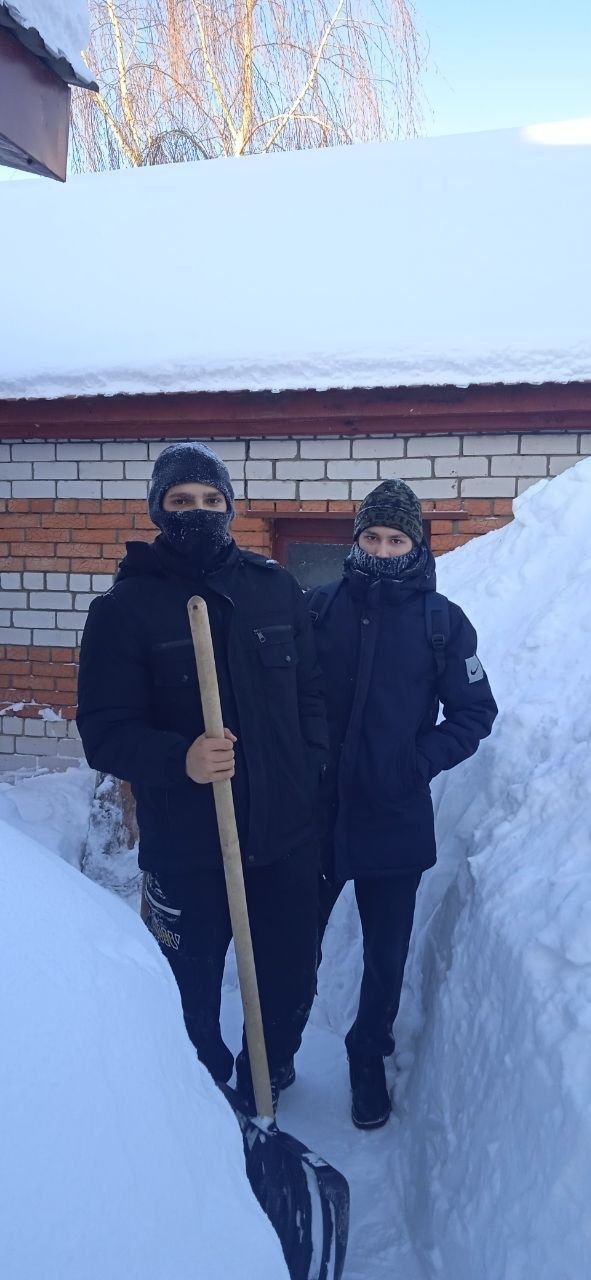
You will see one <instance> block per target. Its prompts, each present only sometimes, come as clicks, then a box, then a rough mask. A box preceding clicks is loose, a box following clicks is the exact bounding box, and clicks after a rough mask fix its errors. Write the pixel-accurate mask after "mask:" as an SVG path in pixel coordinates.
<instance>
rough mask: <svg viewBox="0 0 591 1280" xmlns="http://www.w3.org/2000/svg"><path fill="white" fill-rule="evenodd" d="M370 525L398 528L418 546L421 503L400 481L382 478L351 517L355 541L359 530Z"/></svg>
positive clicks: (421, 523)
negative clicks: (353, 519) (353, 520)
mask: <svg viewBox="0 0 591 1280" xmlns="http://www.w3.org/2000/svg"><path fill="white" fill-rule="evenodd" d="M372 525H384V526H385V527H386V528H387V529H400V530H401V531H402V533H405V534H406V535H407V537H409V538H411V539H412V541H413V542H414V544H415V546H417V547H419V546H420V545H421V543H422V541H423V518H422V514H421V504H420V502H419V499H418V498H417V495H416V493H413V491H412V489H410V488H409V486H408V485H407V484H405V483H404V480H384V482H383V483H382V484H379V485H378V487H377V489H372V491H371V493H368V495H367V497H366V498H364V499H363V502H362V503H361V506H360V508H359V511H358V512H357V515H356V516H355V524H354V533H355V541H356V542H357V540H358V538H359V535H360V533H363V530H364V529H369V528H371V527H372Z"/></svg>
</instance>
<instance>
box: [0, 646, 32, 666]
mask: <svg viewBox="0 0 591 1280" xmlns="http://www.w3.org/2000/svg"><path fill="white" fill-rule="evenodd" d="M28 656H29V646H28V645H26V644H7V645H6V648H5V650H4V657H5V658H11V659H13V660H14V661H15V662H20V660H21V658H22V659H26V658H28Z"/></svg>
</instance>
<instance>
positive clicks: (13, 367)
mask: <svg viewBox="0 0 591 1280" xmlns="http://www.w3.org/2000/svg"><path fill="white" fill-rule="evenodd" d="M590 144H591V123H590V122H589V121H588V122H587V123H586V126H585V127H583V126H581V125H579V126H578V128H573V127H572V124H571V125H569V124H566V125H563V126H560V127H558V126H556V127H555V129H554V131H552V130H544V129H541V128H538V129H536V128H532V129H527V128H526V129H513V130H511V129H509V130H502V131H497V132H491V133H475V134H467V135H463V136H462V135H458V136H456V137H450V138H422V139H415V140H412V141H408V142H395V143H371V144H367V145H357V146H352V147H329V148H322V149H321V150H319V151H298V152H291V153H283V154H281V153H277V154H274V155H264V156H244V157H240V158H233V159H232V158H221V159H218V160H208V162H207V164H203V163H202V162H201V161H195V162H192V163H188V164H176V165H173V164H170V165H153V166H148V167H146V168H140V169H131V170H122V169H121V170H117V171H113V172H109V173H95V174H85V175H83V176H82V177H71V178H69V179H68V182H67V183H66V184H65V186H60V185H59V184H58V183H48V182H36V183H25V182H12V183H6V184H4V187H3V189H2V191H1V192H0V208H1V218H2V229H3V235H4V238H5V241H6V242H7V243H9V244H10V245H11V250H12V252H11V254H10V255H7V256H6V260H5V261H4V262H3V279H2V291H3V293H2V296H3V302H4V306H3V308H2V310H1V311H0V396H1V397H2V398H4V399H19V398H23V397H27V398H31V397H44V398H49V399H53V398H54V397H59V396H71V395H78V396H84V395H114V394H117V393H129V394H141V393H149V392H152V393H155V392H195V391H260V390H262V391H265V390H266V391H281V390H285V389H291V390H298V389H299V390H302V389H304V390H305V389H308V388H314V389H316V390H327V389H331V388H335V387H336V388H341V387H343V388H351V387H370V388H371V387H397V386H425V385H429V386H441V385H444V384H451V385H454V386H466V385H468V384H469V383H496V382H506V383H520V382H530V383H538V382H550V381H552V382H568V381H573V380H577V379H588V378H589V370H590V368H591V313H590V309H589V295H590V293H591V257H590V255H589V253H588V237H589V231H588V221H589V219H588V209H589V203H590V199H591V164H590V158H591V152H590ZM434 211H436V216H434ZM122 227H129V228H132V240H133V248H132V251H131V252H130V243H129V238H128V237H127V236H126V235H125V234H122ZM167 227H171V228H173V231H172V234H166V230H165V229H166V228H167ZM204 246H206V251H205V252H204ZM245 246H248V248H247V251H245ZM147 262H149V263H150V270H149V271H147V270H146V265H145V264H146V263H147ZM56 263H59V270H60V272H61V274H62V276H63V278H64V279H65V280H67V281H68V282H80V283H79V284H78V285H77V286H76V285H74V286H73V288H69V289H68V288H63V289H61V290H57V291H56V289H55V287H54V286H55V275H56ZM220 264H223V271H222V270H221V268H220ZM343 264H346V269H345V270H343ZM228 282H229V283H228ZM31 296H34V297H35V306H34V307H31V305H30V299H31ZM32 351H34V352H35V359H34V360H32V359H31V352H32ZM221 353H223V354H221Z"/></svg>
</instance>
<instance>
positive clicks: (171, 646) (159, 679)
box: [151, 640, 196, 689]
mask: <svg viewBox="0 0 591 1280" xmlns="http://www.w3.org/2000/svg"><path fill="white" fill-rule="evenodd" d="M151 665H152V675H153V679H154V684H155V686H156V688H157V689H188V688H190V687H191V686H192V685H194V684H195V680H196V675H195V658H194V654H193V646H192V644H191V641H190V640H170V641H168V642H166V643H164V644H156V645H154V647H153V649H152V654H151Z"/></svg>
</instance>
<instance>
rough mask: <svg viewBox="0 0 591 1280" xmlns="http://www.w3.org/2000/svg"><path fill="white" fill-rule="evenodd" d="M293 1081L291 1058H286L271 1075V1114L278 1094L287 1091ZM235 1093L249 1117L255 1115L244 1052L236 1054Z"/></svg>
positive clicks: (250, 1082)
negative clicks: (283, 1090)
mask: <svg viewBox="0 0 591 1280" xmlns="http://www.w3.org/2000/svg"><path fill="white" fill-rule="evenodd" d="M294 1080H295V1067H294V1065H293V1058H288V1060H287V1062H284V1063H283V1066H281V1067H277V1068H276V1069H275V1071H273V1072H272V1074H271V1097H272V1099H273V1114H275V1112H276V1110H277V1103H278V1101H279V1094H280V1092H281V1090H282V1089H288V1088H289V1086H290V1085H291V1084H293V1082H294ZM236 1092H237V1093H238V1094H239V1095H240V1098H241V1099H242V1101H243V1103H244V1106H245V1109H246V1110H247V1111H248V1113H249V1114H250V1115H256V1104H255V1100H254V1089H253V1086H252V1076H251V1074H250V1063H249V1061H248V1058H247V1056H246V1054H245V1053H244V1051H242V1052H241V1053H239V1054H238V1057H237V1059H236Z"/></svg>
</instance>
